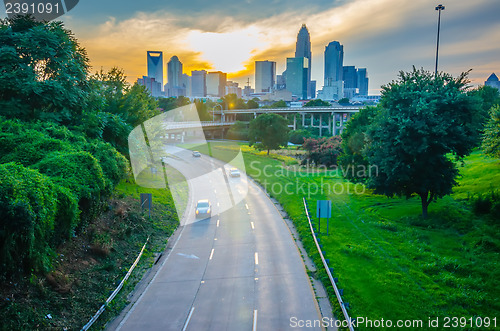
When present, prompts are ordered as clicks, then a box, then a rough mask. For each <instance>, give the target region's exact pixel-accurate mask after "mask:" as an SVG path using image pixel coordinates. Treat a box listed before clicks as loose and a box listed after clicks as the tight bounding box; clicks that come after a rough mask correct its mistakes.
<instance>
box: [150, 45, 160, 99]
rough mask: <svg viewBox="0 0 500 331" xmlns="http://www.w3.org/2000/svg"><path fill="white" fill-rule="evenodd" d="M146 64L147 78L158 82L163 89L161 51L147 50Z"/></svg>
mask: <svg viewBox="0 0 500 331" xmlns="http://www.w3.org/2000/svg"><path fill="white" fill-rule="evenodd" d="M147 64H148V75H147V77H149V78H154V79H155V82H157V83H159V84H160V86H161V88H160V91H161V90H162V89H163V52H159V51H147Z"/></svg>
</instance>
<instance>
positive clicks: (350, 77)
mask: <svg viewBox="0 0 500 331" xmlns="http://www.w3.org/2000/svg"><path fill="white" fill-rule="evenodd" d="M342 77H343V79H344V98H348V99H352V98H353V97H354V96H355V95H356V94H357V92H358V72H357V70H356V67H355V66H344V67H343V72H342Z"/></svg>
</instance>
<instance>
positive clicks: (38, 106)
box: [0, 16, 89, 124]
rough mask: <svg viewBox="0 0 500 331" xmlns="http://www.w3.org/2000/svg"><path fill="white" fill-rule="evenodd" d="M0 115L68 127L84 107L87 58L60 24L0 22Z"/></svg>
mask: <svg viewBox="0 0 500 331" xmlns="http://www.w3.org/2000/svg"><path fill="white" fill-rule="evenodd" d="M0 45H1V46H0V63H1V66H2V68H1V70H0V115H3V116H5V117H9V118H11V117H12V118H21V119H25V120H28V119H30V120H32V119H49V120H54V121H58V122H61V123H65V124H69V123H71V122H73V121H74V119H75V115H77V114H81V113H82V112H83V110H84V109H85V107H86V105H87V97H88V95H89V86H88V81H87V74H88V68H89V67H88V59H87V55H86V52H85V50H84V49H83V48H81V47H80V45H79V44H78V42H77V40H76V39H75V38H74V36H73V35H72V34H71V32H70V31H68V30H66V29H64V27H63V25H62V23H61V22H50V23H42V22H37V21H35V20H34V19H32V18H30V17H23V16H17V17H16V18H14V19H3V20H0Z"/></svg>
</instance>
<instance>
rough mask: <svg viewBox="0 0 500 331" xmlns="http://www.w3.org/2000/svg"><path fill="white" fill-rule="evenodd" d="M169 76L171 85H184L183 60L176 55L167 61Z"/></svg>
mask: <svg viewBox="0 0 500 331" xmlns="http://www.w3.org/2000/svg"><path fill="white" fill-rule="evenodd" d="M167 78H168V85H169V87H180V86H182V83H181V82H182V62H181V61H179V58H178V57H177V56H175V55H174V56H172V57H171V58H170V61H168V63H167Z"/></svg>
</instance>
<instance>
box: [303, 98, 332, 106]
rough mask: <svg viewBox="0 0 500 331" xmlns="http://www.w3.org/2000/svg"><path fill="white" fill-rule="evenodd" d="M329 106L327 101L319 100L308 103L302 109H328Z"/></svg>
mask: <svg viewBox="0 0 500 331" xmlns="http://www.w3.org/2000/svg"><path fill="white" fill-rule="evenodd" d="M330 106H331V104H330V103H329V102H328V101H324V100H321V99H314V100H311V101H308V102H307V103H306V104H305V105H304V107H330Z"/></svg>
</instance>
